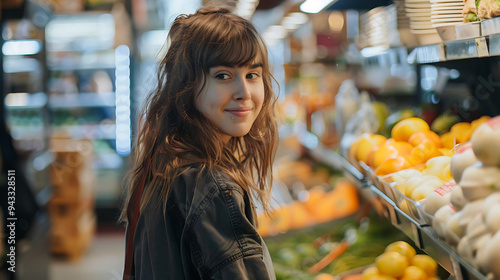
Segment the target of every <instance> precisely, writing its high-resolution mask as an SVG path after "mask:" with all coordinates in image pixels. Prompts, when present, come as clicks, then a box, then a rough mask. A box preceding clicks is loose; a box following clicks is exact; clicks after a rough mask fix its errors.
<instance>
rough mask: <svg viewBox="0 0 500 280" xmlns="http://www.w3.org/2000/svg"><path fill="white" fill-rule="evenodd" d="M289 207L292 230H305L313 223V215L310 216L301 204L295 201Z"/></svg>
mask: <svg viewBox="0 0 500 280" xmlns="http://www.w3.org/2000/svg"><path fill="white" fill-rule="evenodd" d="M288 207H289V211H290V216H291V221H290V228H291V229H297V228H303V227H306V226H308V225H310V224H311V223H312V222H311V220H312V219H311V215H310V214H309V212H307V210H306V208H305V207H304V205H303V204H302V203H301V202H298V201H294V202H292V203H291V204H289V205H288Z"/></svg>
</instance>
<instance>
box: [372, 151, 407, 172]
mask: <svg viewBox="0 0 500 280" xmlns="http://www.w3.org/2000/svg"><path fill="white" fill-rule="evenodd" d="M410 167H411V165H410V163H409V162H408V161H407V160H406V159H405V158H404V157H402V156H397V157H395V158H391V159H388V160H386V161H384V162H383V163H382V164H380V166H379V167H377V169H375V174H377V175H379V176H384V175H387V174H391V173H394V172H397V171H400V170H403V169H406V168H410Z"/></svg>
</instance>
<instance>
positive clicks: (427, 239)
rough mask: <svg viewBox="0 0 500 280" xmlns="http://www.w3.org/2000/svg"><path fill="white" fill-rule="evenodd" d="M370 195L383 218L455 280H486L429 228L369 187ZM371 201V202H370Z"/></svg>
mask: <svg viewBox="0 0 500 280" xmlns="http://www.w3.org/2000/svg"><path fill="white" fill-rule="evenodd" d="M369 189H370V191H371V193H372V194H373V195H374V196H375V197H376V199H377V201H378V202H379V203H380V204H381V205H382V208H383V209H384V212H383V213H384V216H385V217H386V218H388V219H389V220H390V221H391V223H392V224H393V225H394V226H395V227H396V228H398V229H400V230H401V231H402V232H404V233H405V234H406V235H407V236H408V237H409V238H410V239H412V240H413V241H414V242H415V244H416V245H417V247H418V248H420V249H421V250H423V251H424V252H426V253H427V254H428V255H429V256H431V257H432V258H433V259H434V260H436V262H438V263H439V264H440V265H441V267H443V268H444V269H446V270H447V271H448V272H449V273H450V274H451V275H453V276H454V277H455V279H468V280H488V278H487V277H486V276H484V275H482V274H481V273H480V272H478V271H477V270H476V269H475V268H474V267H472V266H471V265H470V264H468V263H467V262H465V261H464V260H463V259H462V258H461V257H460V256H458V255H457V254H456V253H455V252H453V251H452V250H451V249H450V248H449V247H448V246H447V245H445V244H444V243H442V242H441V241H440V240H438V239H436V238H435V237H434V235H433V233H432V232H431V231H430V226H429V225H426V224H419V223H418V222H416V221H415V220H414V219H412V218H411V217H410V216H408V215H407V214H406V213H404V212H403V211H402V210H401V209H399V208H398V207H397V206H396V205H395V204H394V202H393V201H392V200H391V199H390V198H388V197H387V196H386V195H385V194H383V193H382V192H381V191H380V190H379V189H377V188H376V187H375V186H373V185H371V186H369ZM372 201H373V200H372Z"/></svg>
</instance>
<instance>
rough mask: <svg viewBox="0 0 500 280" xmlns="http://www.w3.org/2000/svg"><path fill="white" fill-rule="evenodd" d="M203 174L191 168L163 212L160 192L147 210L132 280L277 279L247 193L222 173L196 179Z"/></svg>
mask: <svg viewBox="0 0 500 280" xmlns="http://www.w3.org/2000/svg"><path fill="white" fill-rule="evenodd" d="M200 171H201V168H200V167H199V166H197V165H193V166H190V167H189V168H186V170H185V172H183V173H182V175H180V176H179V177H178V178H177V179H176V180H175V183H174V185H175V186H174V188H173V190H172V193H171V194H170V195H169V199H168V201H167V206H166V212H165V214H163V212H164V211H163V206H162V204H160V206H159V207H155V206H157V205H158V203H159V198H160V197H159V190H158V189H157V190H156V194H158V195H155V196H153V198H152V199H151V201H150V203H149V204H148V205H147V206H146V207H145V208H144V210H143V212H142V213H141V215H140V217H139V220H138V222H137V229H136V231H135V235H134V269H133V270H134V273H133V274H134V275H135V277H133V278H132V279H141V280H142V279H146V280H154V279H161V280H166V279H173V280H182V279H230V280H237V279H258V280H265V279H276V278H275V274H274V270H273V266H272V262H271V257H270V256H269V252H268V250H267V247H266V245H265V243H264V241H263V240H262V238H261V236H260V235H259V234H258V233H257V231H256V229H255V227H254V224H255V223H254V221H253V217H252V214H251V204H250V201H249V197H248V194H247V193H246V191H244V190H243V189H242V188H241V187H240V186H238V185H237V184H236V183H234V182H233V181H232V180H230V179H229V178H228V177H227V176H225V175H224V174H222V173H221V172H219V171H210V172H209V171H207V170H204V171H202V172H203V173H202V174H201V177H200V180H196V176H197V175H198V174H199V173H200ZM148 187H152V186H148Z"/></svg>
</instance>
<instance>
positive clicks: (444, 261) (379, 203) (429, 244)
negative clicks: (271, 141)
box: [309, 144, 490, 280]
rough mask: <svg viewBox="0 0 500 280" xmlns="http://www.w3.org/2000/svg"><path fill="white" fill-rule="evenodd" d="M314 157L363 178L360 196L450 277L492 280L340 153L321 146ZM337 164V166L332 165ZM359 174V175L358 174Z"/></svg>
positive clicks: (315, 148)
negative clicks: (404, 209)
mask: <svg viewBox="0 0 500 280" xmlns="http://www.w3.org/2000/svg"><path fill="white" fill-rule="evenodd" d="M309 151H310V153H311V155H312V157H313V158H314V159H316V160H318V161H320V162H322V163H324V164H328V165H330V167H332V168H338V165H337V163H339V162H340V163H341V164H342V168H343V169H344V171H346V173H347V175H349V176H352V177H354V178H359V179H360V181H358V182H357V183H358V186H361V188H360V189H359V190H360V193H361V194H362V195H363V196H366V197H367V198H368V199H367V200H368V201H370V203H371V204H373V206H374V207H375V209H377V210H378V211H379V213H381V214H382V215H383V216H385V217H386V218H387V219H388V220H389V221H390V222H391V223H392V224H393V226H395V227H396V228H398V229H399V230H401V231H402V232H404V233H405V234H406V235H407V236H408V237H409V238H410V239H411V240H413V241H414V243H415V245H416V246H417V247H418V248H419V249H421V250H422V251H424V252H425V253H427V254H428V255H429V256H430V257H432V258H433V259H434V260H435V261H436V262H437V263H439V265H440V266H441V267H443V268H444V269H445V270H446V271H448V272H449V273H450V275H452V276H453V277H454V279H457V280H462V279H465V280H490V279H489V278H487V277H486V276H484V275H483V274H481V273H480V272H479V271H477V270H476V269H475V268H474V267H473V266H471V265H470V264H468V263H467V262H465V261H464V260H463V259H462V258H461V257H460V256H458V255H457V254H456V253H455V252H454V251H452V250H451V249H450V248H449V247H448V246H447V245H446V244H444V243H443V242H441V241H440V240H438V239H437V238H436V237H435V235H434V233H433V231H432V229H431V227H430V226H429V225H428V224H422V223H419V222H417V221H416V220H415V219H413V218H411V217H410V216H408V215H407V214H406V213H405V212H403V211H402V210H401V209H400V208H399V207H397V206H396V204H395V203H394V201H392V200H391V199H390V198H389V197H388V196H386V195H385V194H384V193H383V192H382V191H381V190H379V189H378V188H377V187H375V185H373V183H372V182H370V181H371V180H373V178H371V176H365V175H363V174H362V172H361V171H359V170H357V169H356V168H355V167H354V166H353V165H352V164H351V163H349V162H348V161H347V160H346V159H345V158H344V157H343V156H342V155H340V154H339V153H337V152H335V151H332V150H330V149H327V148H325V147H323V146H321V144H318V145H317V146H316V147H314V148H313V149H309ZM332 162H333V163H335V164H332ZM354 170H356V171H354Z"/></svg>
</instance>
